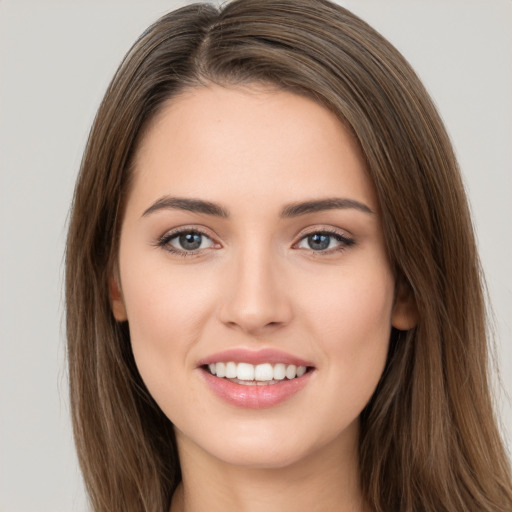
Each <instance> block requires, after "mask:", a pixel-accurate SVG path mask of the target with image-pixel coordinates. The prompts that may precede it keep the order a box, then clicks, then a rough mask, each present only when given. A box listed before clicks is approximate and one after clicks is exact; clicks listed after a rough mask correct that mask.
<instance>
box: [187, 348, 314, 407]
mask: <svg viewBox="0 0 512 512" xmlns="http://www.w3.org/2000/svg"><path fill="white" fill-rule="evenodd" d="M229 361H233V362H234V363H249V364H254V365H257V364H262V363H270V364H277V363H282V364H286V365H289V364H294V365H295V366H306V367H312V366H313V364H311V362H309V361H306V360H304V359H301V358H300V357H296V356H294V355H292V354H288V353H286V352H282V351H280V350H276V349H273V348H261V349H258V350H249V349H246V348H232V349H228V350H223V351H221V352H217V353H215V354H212V355H210V356H208V357H206V358H204V359H201V360H200V361H198V363H197V366H198V370H199V371H200V373H201V377H202V378H203V379H204V381H205V383H206V384H207V385H208V387H209V388H210V389H211V390H212V391H213V393H214V394H215V395H217V396H218V397H219V398H221V399H222V400H224V401H226V402H227V403H229V404H231V405H235V406H237V407H245V408H249V409H264V408H268V407H273V406H274V405H277V404H280V403H281V402H284V401H285V400H287V399H289V398H290V397H292V396H293V395H295V394H296V393H298V392H299V391H300V390H301V389H302V388H303V387H304V386H305V385H306V384H307V383H308V382H309V379H310V378H311V376H312V374H313V373H315V372H314V371H311V370H310V371H308V372H306V373H305V374H304V375H303V376H302V377H297V378H295V379H291V380H288V379H284V380H282V381H279V382H278V383H276V384H266V385H245V384H237V383H236V382H232V381H231V380H228V379H224V378H220V377H216V376H215V375H212V374H211V373H210V372H209V371H208V370H207V369H206V368H204V367H205V366H207V365H209V364H212V363H218V362H229Z"/></svg>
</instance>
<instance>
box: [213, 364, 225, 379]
mask: <svg viewBox="0 0 512 512" xmlns="http://www.w3.org/2000/svg"><path fill="white" fill-rule="evenodd" d="M215 366H216V368H215V369H216V373H217V377H225V376H226V364H225V363H216V365H215Z"/></svg>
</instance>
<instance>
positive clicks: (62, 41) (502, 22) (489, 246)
mask: <svg viewBox="0 0 512 512" xmlns="http://www.w3.org/2000/svg"><path fill="white" fill-rule="evenodd" d="M185 3H191V2H183V1H182V2H176V1H172V0H168V1H162V0H144V1H142V0H139V1H134V0H131V1H128V0H122V1H118V2H114V1H101V2H100V1H98V0H96V1H91V0H82V1H69V0H68V1H65V0H62V1H48V0H47V1H41V0H33V1H29V0H10V1H8V0H3V1H2V0H0V343H1V349H0V350H1V352H0V408H1V409H0V411H1V412H0V512H32V511H33V512H46V511H48V512H50V511H51V512H58V511H76V512H79V511H84V510H86V509H87V506H86V500H85V497H84V493H83V489H82V484H81V479H80V475H79V471H78V469H77V464H76V459H75V455H74V448H73V443H72V438H71V431H70V421H69V409H68V403H67V381H66V369H65V354H64V335H63V332H64V329H63V299H62V275H63V266H62V261H63V248H64V238H65V232H66V216H67V212H68V207H69V203H70V200H71V195H72V189H73V184H74V180H75V176H76V173H77V169H78V167H79V163H80V158H81V153H82V150H83V147H84V144H85V140H86V136H87V133H88V130H89V127H90V125H91V123H92V120H93V116H94V114H95V110H96V108H97V106H98V104H99V101H100V99H101V97H102V94H103V92H104V90H105V88H106V86H107V84H108V82H109V81H110V78H111V76H112V75H113V72H114V70H115V69H116V67H117V65H118V63H119V61H120V59H121V57H122V56H123V54H124V53H125V51H126V50H127V49H128V48H129V46H130V45H131V44H132V42H133V41H134V40H135V39H136V37H137V36H138V35H139V34H140V33H141V32H142V31H143V30H144V29H145V28H146V26H147V25H149V24H150V23H151V22H152V21H154V20H155V19H156V18H157V17H158V16H160V15H162V14H164V13H165V12H167V11H169V10H172V9H173V8H175V7H176V6H178V5H184V4H185ZM341 3H343V5H346V6H347V7H349V8H351V9H352V10H353V11H354V12H355V13H357V14H359V15H360V16H362V17H363V18H364V19H366V20H367V21H369V22H370V23H371V24H373V25H374V26H375V27H376V28H377V29H379V30H380V31H381V32H382V33H383V34H384V35H385V36H387V37H388V38H389V39H390V40H391V41H392V42H393V43H394V44H395V45H396V46H397V47H398V48H399V49H400V50H401V51H402V52H403V53H404V55H405V56H406V57H407V58H408V59H409V60H410V62H411V63H412V64H413V66H414V67H415V69H416V70H417V71H418V73H419V74H420V76H421V77H422V79H423V80H424V82H425V84H426V86H427V87H428V89H429V90H430V92H431V94H432V95H433V97H434V99H435V101H436V103H437V104H438V106H439V109H440V111H441V113H442V116H443V118H444V120H445V122H446V124H447V127H448V130H449V132H450V134H451V137H452V139H453V143H454V145H455V148H456V151H457V154H458V157H459V160H460V163H461V167H462V169H463V173H464V176H465V180H466V184H467V188H468V192H469V196H470V201H471V204H472V208H473V212H474V219H475V225H476V230H477V233H478V238H479V244H480V250H481V255H482V260H483V265H484V268H485V271H486V275H487V280H488V284H489V289H490V294H491V299H492V303H493V306H494V311H495V316H496V324H497V328H496V333H497V342H498V353H497V359H498V361H499V365H500V368H501V373H502V378H503V383H504V386H503V389H504V390H505V391H506V392H508V393H509V394H511V393H512V328H511V318H512V236H511V234H512V233H511V222H512V149H511V148H512V93H511V91H512V30H511V27H512V2H511V1H510V0H439V1H434V0H428V1H427V0H423V1H414V0H403V1H398V0H386V1H382V0H373V1H370V0H353V1H345V2H341ZM505 394H506V393H505V392H504V391H503V390H502V391H501V393H498V402H499V411H500V413H501V415H502V421H503V424H504V425H508V426H510V425H512V412H511V407H510V402H508V403H507V401H506V400H505V399H504V395H505ZM506 439H507V443H508V445H509V446H512V429H510V428H509V429H508V432H507V433H506Z"/></svg>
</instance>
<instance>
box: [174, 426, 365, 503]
mask: <svg viewBox="0 0 512 512" xmlns="http://www.w3.org/2000/svg"><path fill="white" fill-rule="evenodd" d="M179 437H180V436H179V435H178V438H179ZM349 441H350V442H347V438H346V436H345V437H344V438H343V439H336V440H334V441H333V442H331V443H329V444H327V445H325V446H324V447H323V449H322V450H320V451H315V453H314V454H311V455H307V456H306V457H304V458H302V459H301V460H299V461H296V462H292V463H290V464H287V465H285V466H283V467H277V468H276V467H272V468H254V467H243V466H242V467H241V466H238V465H237V466H234V465H232V464H229V463H226V462H223V461H221V460H219V459H217V458H215V457H213V456H211V455H209V454H207V453H205V452H204V451H202V450H201V449H200V448H199V447H197V445H193V444H191V443H188V442H187V441H185V440H182V442H179V443H178V446H179V448H180V450H179V451H180V461H181V467H182V476H183V480H182V483H181V484H180V486H179V487H178V489H177V491H176V493H175V495H174V498H173V503H172V507H171V512H199V511H204V510H208V511H209V512H231V511H233V512H234V511H237V512H240V511H243V512H256V511H261V510H265V512H282V511H283V510H308V511H309V512H312V511H318V512H320V511H322V512H323V511H326V510H329V511H336V512H363V511H365V510H367V509H366V508H365V506H364V500H363V498H362V495H361V489H360V483H359V471H358V455H357V432H355V436H352V439H349ZM354 441H355V442H354Z"/></svg>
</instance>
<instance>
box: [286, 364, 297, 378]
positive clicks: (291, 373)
mask: <svg viewBox="0 0 512 512" xmlns="http://www.w3.org/2000/svg"><path fill="white" fill-rule="evenodd" d="M296 375H297V367H296V366H295V365H294V364H289V365H288V366H287V367H286V378H287V379H294V378H295V376H296Z"/></svg>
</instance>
